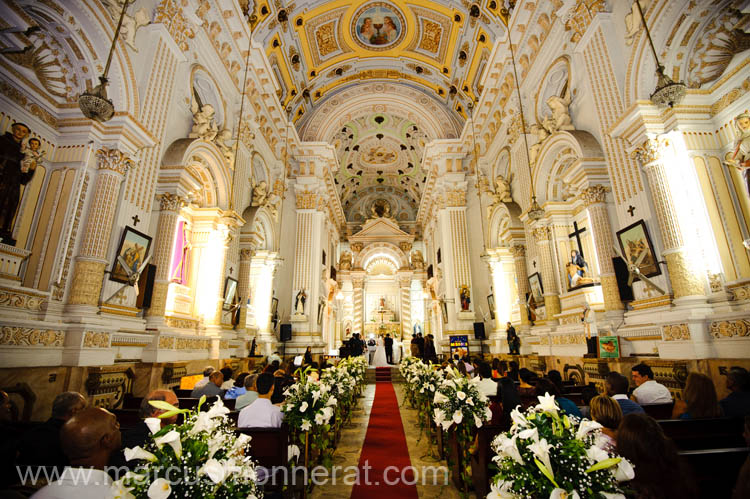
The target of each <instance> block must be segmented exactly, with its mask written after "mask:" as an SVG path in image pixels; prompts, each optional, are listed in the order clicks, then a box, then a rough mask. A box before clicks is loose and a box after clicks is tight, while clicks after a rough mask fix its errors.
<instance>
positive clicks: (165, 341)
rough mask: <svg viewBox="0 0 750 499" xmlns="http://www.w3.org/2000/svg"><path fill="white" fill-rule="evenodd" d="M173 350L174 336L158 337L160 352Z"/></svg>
mask: <svg viewBox="0 0 750 499" xmlns="http://www.w3.org/2000/svg"><path fill="white" fill-rule="evenodd" d="M173 348H174V336H161V337H159V349H160V350H171V349H173Z"/></svg>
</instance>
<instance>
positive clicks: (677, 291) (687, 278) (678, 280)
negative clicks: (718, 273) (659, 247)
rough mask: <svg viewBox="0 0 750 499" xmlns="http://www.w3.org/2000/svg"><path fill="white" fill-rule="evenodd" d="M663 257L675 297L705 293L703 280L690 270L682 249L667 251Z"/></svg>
mask: <svg viewBox="0 0 750 499" xmlns="http://www.w3.org/2000/svg"><path fill="white" fill-rule="evenodd" d="M664 258H665V259H666V261H667V270H668V271H669V277H670V279H671V280H672V289H673V290H674V297H675V298H681V297H683V296H700V295H704V294H705V293H706V292H705V289H704V285H703V280H702V279H701V278H700V276H698V275H696V274H695V272H693V271H692V269H691V267H690V262H689V259H688V257H687V255H685V253H684V252H683V251H674V252H672V253H667V254H665V255H664Z"/></svg>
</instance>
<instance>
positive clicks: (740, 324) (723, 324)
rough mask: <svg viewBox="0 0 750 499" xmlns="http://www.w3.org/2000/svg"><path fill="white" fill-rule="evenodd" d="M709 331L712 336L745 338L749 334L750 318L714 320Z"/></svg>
mask: <svg viewBox="0 0 750 499" xmlns="http://www.w3.org/2000/svg"><path fill="white" fill-rule="evenodd" d="M709 331H710V332H711V336H713V337H714V338H734V337H739V338H746V337H748V336H750V320H747V319H736V320H733V321H714V322H712V323H711V326H710V328H709Z"/></svg>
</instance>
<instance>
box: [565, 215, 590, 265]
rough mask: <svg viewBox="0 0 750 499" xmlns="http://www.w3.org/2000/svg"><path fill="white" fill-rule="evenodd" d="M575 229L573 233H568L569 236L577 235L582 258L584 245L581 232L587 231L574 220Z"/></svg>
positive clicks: (579, 252)
mask: <svg viewBox="0 0 750 499" xmlns="http://www.w3.org/2000/svg"><path fill="white" fill-rule="evenodd" d="M573 229H575V230H574V231H573V232H572V233H571V234H568V237H575V238H576V242H577V243H578V254H579V255H581V258H583V246H581V234H583V233H584V232H586V229H585V228H583V229H579V228H578V222H573Z"/></svg>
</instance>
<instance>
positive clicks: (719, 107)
mask: <svg viewBox="0 0 750 499" xmlns="http://www.w3.org/2000/svg"><path fill="white" fill-rule="evenodd" d="M748 90H750V78H745V81H743V82H742V85H740V86H739V87H735V88H733V89H732V90H730V91H729V92H727V93H726V94H724V95H722V96H721V98H720V99H719V100H717V101H716V102H715V103H714V104H713V105H712V106H711V115H712V116H716V115H717V114H719V113H720V112H722V111H723V110H724V109H726V108H727V107H729V106H730V105H731V104H733V103H734V102H736V101H737V100H739V99H740V98H741V97H743V96H744V95H745V94H746V93H747V92H748Z"/></svg>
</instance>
